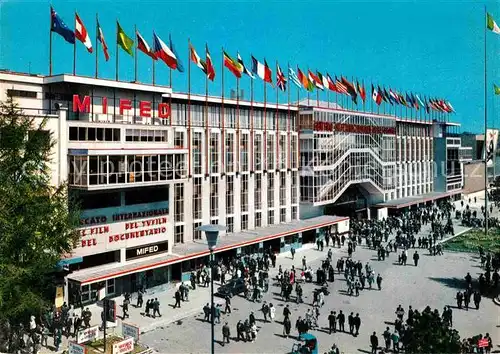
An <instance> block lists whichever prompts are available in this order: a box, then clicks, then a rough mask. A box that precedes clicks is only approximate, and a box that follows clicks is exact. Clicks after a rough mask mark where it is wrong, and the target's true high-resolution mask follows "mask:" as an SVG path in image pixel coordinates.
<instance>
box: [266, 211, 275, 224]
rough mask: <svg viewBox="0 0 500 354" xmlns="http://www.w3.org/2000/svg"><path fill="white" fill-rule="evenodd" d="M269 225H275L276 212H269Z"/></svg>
mask: <svg viewBox="0 0 500 354" xmlns="http://www.w3.org/2000/svg"><path fill="white" fill-rule="evenodd" d="M267 224H268V225H273V224H274V210H268V211H267Z"/></svg>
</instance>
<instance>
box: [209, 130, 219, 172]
mask: <svg viewBox="0 0 500 354" xmlns="http://www.w3.org/2000/svg"><path fill="white" fill-rule="evenodd" d="M219 150H220V148H219V134H217V133H210V164H211V165H210V169H211V171H212V173H219Z"/></svg>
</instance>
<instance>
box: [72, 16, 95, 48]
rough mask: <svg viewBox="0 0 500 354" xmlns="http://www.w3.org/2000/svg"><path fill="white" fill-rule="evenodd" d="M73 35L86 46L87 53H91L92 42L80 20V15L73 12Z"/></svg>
mask: <svg viewBox="0 0 500 354" xmlns="http://www.w3.org/2000/svg"><path fill="white" fill-rule="evenodd" d="M75 37H76V38H77V39H78V40H79V41H80V42H82V43H83V45H84V46H85V48H87V51H88V52H89V53H92V50H93V49H92V42H91V41H90V37H89V33H88V32H87V29H86V28H85V26H84V25H83V22H82V20H81V19H80V16H78V14H77V13H76V12H75Z"/></svg>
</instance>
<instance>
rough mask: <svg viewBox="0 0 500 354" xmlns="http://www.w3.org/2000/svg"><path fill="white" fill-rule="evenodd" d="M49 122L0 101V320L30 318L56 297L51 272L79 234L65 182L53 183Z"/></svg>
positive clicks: (11, 102)
mask: <svg viewBox="0 0 500 354" xmlns="http://www.w3.org/2000/svg"><path fill="white" fill-rule="evenodd" d="M46 123H47V119H44V120H42V122H41V123H37V121H36V120H35V119H34V118H33V117H29V116H27V115H26V114H24V112H22V111H21V110H20V109H19V107H18V105H17V104H16V103H15V102H14V101H13V100H12V99H10V98H9V99H8V100H7V101H6V102H4V103H2V102H0V323H1V321H2V320H9V321H10V322H11V323H16V322H17V323H18V322H23V323H26V321H27V320H28V318H29V316H30V315H39V314H40V311H41V310H42V309H43V308H44V307H45V306H47V305H50V304H51V303H53V301H54V294H55V286H54V282H53V279H54V278H53V276H51V274H53V272H54V271H55V266H56V264H57V262H58V261H59V260H60V257H61V256H62V255H63V254H66V253H68V252H70V251H71V250H72V249H73V247H74V245H75V243H76V240H77V237H78V236H77V233H76V232H75V227H76V226H77V225H78V224H77V223H78V211H77V208H75V207H74V206H73V203H71V202H69V201H68V195H67V187H66V186H65V185H61V186H53V185H51V169H50V162H51V155H52V148H53V147H54V146H55V141H54V139H53V137H52V134H51V133H50V132H49V131H47V130H46Z"/></svg>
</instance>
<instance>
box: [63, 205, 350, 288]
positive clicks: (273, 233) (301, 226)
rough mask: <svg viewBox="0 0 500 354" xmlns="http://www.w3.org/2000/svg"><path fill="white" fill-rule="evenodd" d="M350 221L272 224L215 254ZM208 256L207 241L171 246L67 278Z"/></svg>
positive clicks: (91, 279)
mask: <svg viewBox="0 0 500 354" xmlns="http://www.w3.org/2000/svg"><path fill="white" fill-rule="evenodd" d="M346 220H349V218H347V217H340V216H333V215H323V216H319V217H316V218H311V219H306V220H297V221H294V222H292V223H288V224H280V225H272V226H267V227H263V228H258V229H255V230H250V231H244V232H237V233H232V234H228V235H224V236H221V237H220V238H219V240H218V246H217V248H216V249H215V253H217V252H223V251H227V250H230V249H235V248H238V247H245V246H248V245H252V244H256V243H259V242H263V241H266V240H271V239H276V238H279V237H284V236H289V235H294V234H296V233H299V232H305V231H309V230H314V229H318V228H321V227H326V226H330V225H335V224H338V223H340V222H342V221H346ZM208 254H209V251H208V246H207V243H206V242H205V241H204V240H200V241H195V242H189V243H183V244H177V245H174V246H173V247H172V253H171V254H166V255H159V256H152V257H149V258H147V259H143V260H137V261H131V262H127V263H126V264H123V263H112V264H109V265H104V266H99V267H93V268H88V269H83V270H79V271H75V272H73V273H71V274H70V275H68V279H69V280H72V281H76V282H78V283H80V284H82V285H83V284H91V283H95V282H98V281H103V280H106V279H112V278H116V277H121V276H124V275H128V274H133V273H136V272H140V271H146V270H149V269H155V268H160V267H164V266H166V265H170V264H175V263H178V262H182V261H186V260H190V259H193V258H197V257H203V256H206V255H208Z"/></svg>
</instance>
